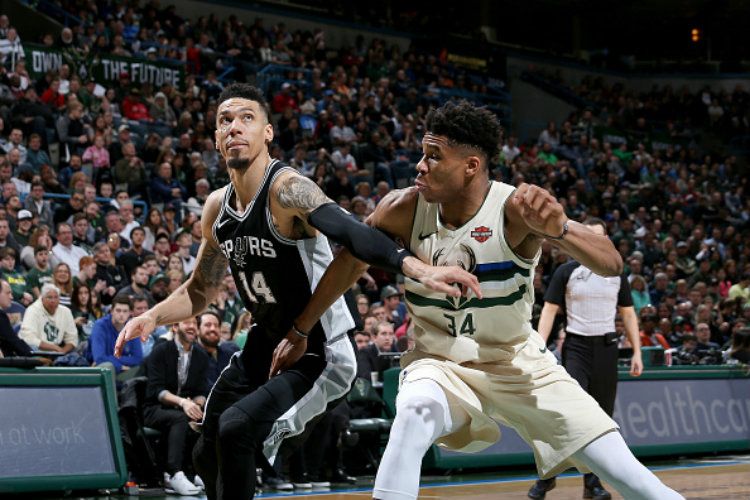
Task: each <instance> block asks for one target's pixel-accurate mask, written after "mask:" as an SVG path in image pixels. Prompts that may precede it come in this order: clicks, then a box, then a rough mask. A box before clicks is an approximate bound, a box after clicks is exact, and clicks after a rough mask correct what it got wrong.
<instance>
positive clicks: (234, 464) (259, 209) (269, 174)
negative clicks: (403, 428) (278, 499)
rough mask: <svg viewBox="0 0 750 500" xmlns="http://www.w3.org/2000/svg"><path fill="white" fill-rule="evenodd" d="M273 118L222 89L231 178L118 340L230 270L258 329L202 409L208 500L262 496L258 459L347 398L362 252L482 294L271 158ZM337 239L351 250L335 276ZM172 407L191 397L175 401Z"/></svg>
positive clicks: (168, 318) (244, 92)
mask: <svg viewBox="0 0 750 500" xmlns="http://www.w3.org/2000/svg"><path fill="white" fill-rule="evenodd" d="M270 116H271V114H270V111H269V108H268V104H267V102H266V101H265V99H264V97H263V94H262V92H260V90H258V89H257V88H255V87H253V86H251V85H248V84H243V83H236V84H232V85H230V86H228V87H227V88H226V89H224V91H223V92H222V93H221V95H220V96H219V107H218V110H217V120H216V129H217V130H216V145H217V148H218V149H219V151H220V152H221V155H222V157H223V158H224V159H225V160H226V162H227V167H228V169H229V177H230V179H231V183H230V184H229V185H227V186H224V187H222V188H220V189H218V190H217V191H214V192H213V193H211V194H210V195H209V197H208V199H207V200H206V205H205V207H204V210H203V215H202V218H201V224H202V229H203V236H202V239H201V246H200V249H199V250H198V257H197V262H196V267H195V270H194V271H193V273H192V275H191V276H190V278H189V279H188V280H187V281H186V282H185V283H184V284H183V285H182V286H180V287H179V288H178V289H177V290H175V292H174V293H172V294H171V295H170V296H169V297H168V298H167V299H165V300H164V301H163V302H161V303H159V304H157V305H156V306H155V307H153V308H152V309H149V311H147V312H146V313H144V314H142V315H141V316H139V317H137V318H133V319H132V320H131V321H130V322H128V324H127V325H126V326H125V328H123V330H122V331H121V332H120V335H119V337H118V339H117V343H116V345H115V353H116V355H117V356H119V355H120V353H121V351H122V347H123V345H124V343H125V342H127V341H128V340H130V339H133V338H135V337H138V336H141V337H147V336H148V335H149V334H150V333H151V332H152V331H153V330H154V328H155V327H157V326H159V325H168V324H172V323H177V322H179V321H182V320H183V319H186V318H191V317H193V316H196V315H198V314H199V313H200V312H202V311H203V310H205V309H206V307H208V305H209V304H210V303H211V302H212V301H213V300H214V298H215V297H216V295H217V293H218V291H219V287H220V286H221V284H222V282H223V279H224V275H225V273H226V269H227V266H229V268H230V269H231V272H232V276H233V277H234V280H235V282H236V283H237V285H238V288H239V289H240V293H241V295H242V299H243V303H244V305H245V307H246V308H248V309H249V310H250V311H252V313H253V319H254V320H255V324H254V325H253V328H252V329H251V331H250V333H249V334H248V340H247V343H246V344H245V348H244V349H243V350H242V351H241V352H239V353H237V354H236V355H235V356H234V357H233V358H232V360H231V361H230V364H229V365H228V366H227V368H226V369H225V370H224V371H222V373H221V375H220V376H219V379H218V380H217V381H216V383H215V384H214V387H213V388H212V389H211V393H210V395H209V397H208V399H207V400H206V403H205V408H202V413H203V422H202V435H201V438H200V440H199V443H198V445H197V446H196V450H195V451H194V455H193V458H194V461H195V465H196V470H197V471H198V472H199V473H200V476H201V478H202V479H203V481H204V482H205V485H206V494H207V496H208V498H209V499H210V500H213V499H215V498H220V499H222V500H248V499H250V498H252V497H253V495H254V494H255V468H256V452H258V453H257V455H260V454H261V453H262V454H263V455H264V456H265V457H266V458H267V459H268V461H269V462H273V461H274V459H275V457H276V454H277V452H278V450H279V447H280V445H281V442H282V441H283V440H285V439H287V438H290V437H293V436H296V435H300V434H301V433H302V432H303V431H304V429H305V426H306V425H307V424H308V423H309V422H310V421H312V420H313V419H315V418H316V417H317V416H319V415H321V414H322V413H323V412H324V411H325V409H326V407H327V406H328V404H329V403H331V402H333V401H335V400H337V399H340V398H341V397H343V396H344V395H345V394H346V393H347V392H348V391H349V388H350V386H351V383H352V382H353V380H354V376H355V373H356V366H355V359H354V352H353V350H352V347H351V343H350V341H349V339H348V337H347V335H346V332H347V331H348V330H349V329H351V328H353V327H354V321H353V319H352V316H351V314H350V312H349V311H348V308H347V306H346V304H345V301H344V299H343V297H342V295H343V293H344V292H345V291H346V290H347V289H348V288H349V287H350V286H351V284H352V282H353V281H356V279H357V277H358V276H359V275H360V274H361V273H362V271H363V270H364V269H366V266H365V267H364V268H363V267H362V266H361V262H359V261H357V260H355V259H353V258H352V255H353V256H354V257H357V258H358V259H360V260H361V261H365V262H369V263H371V264H374V265H378V266H379V267H383V268H385V269H388V270H390V271H392V272H394V271H395V272H399V271H400V272H403V273H404V274H405V275H407V276H411V277H413V278H418V279H420V280H421V282H422V283H425V284H429V285H430V286H432V287H435V289H437V290H443V293H446V292H448V293H450V294H451V295H452V296H460V293H459V292H458V291H457V290H456V289H455V287H453V286H450V285H449V283H452V282H454V281H460V282H461V283H463V284H464V285H466V286H467V287H470V288H472V289H475V291H476V292H477V293H480V294H481V291H480V290H479V289H478V283H477V281H476V279H475V277H474V276H472V275H470V274H468V273H467V272H466V271H465V270H462V269H459V268H455V267H454V268H440V269H433V268H430V266H429V265H425V264H424V263H423V262H421V261H419V260H418V259H416V258H414V257H413V256H411V254H410V253H409V252H408V251H406V250H403V249H399V248H398V246H397V245H396V244H395V243H394V242H393V241H392V240H391V239H389V238H388V237H387V236H385V235H384V234H382V233H381V232H380V231H377V230H375V229H373V228H372V227H368V226H366V225H364V224H361V223H359V222H357V221H356V220H355V219H354V218H353V217H351V216H350V215H349V214H347V213H346V212H345V211H344V210H342V209H340V207H339V206H338V205H336V204H335V203H333V202H332V201H331V200H330V199H329V198H328V197H327V196H326V195H325V194H324V193H323V192H322V191H321V190H320V188H319V187H318V186H317V185H316V184H315V183H314V182H312V181H311V180H310V179H308V178H306V177H303V176H301V175H300V174H299V173H298V172H297V171H296V170H294V169H292V168H290V167H288V166H287V165H283V164H281V163H280V162H277V161H275V160H272V159H271V157H270V155H269V152H268V146H269V144H270V143H271V141H272V140H273V125H272V124H271V123H270ZM327 238H330V239H332V240H334V241H336V242H339V243H341V244H342V245H344V246H345V247H346V248H347V249H348V250H349V251H351V253H349V251H344V252H343V253H344V255H342V256H341V258H340V259H339V261H338V263H337V265H336V266H333V267H332V268H331V269H330V270H329V269H328V265H329V264H331V262H332V260H333V255H332V253H331V248H330V245H329V242H328V239H327ZM342 264H343V266H342ZM337 266H338V267H337ZM318 288H320V289H319V290H318ZM313 290H317V293H316V295H315V298H314V299H313V298H312V297H311V295H312V292H313ZM162 404H165V405H167V406H173V407H182V406H183V405H185V404H187V402H186V401H185V400H183V399H182V398H179V397H176V396H175V397H172V399H169V398H165V399H164V400H163V401H162ZM198 411H201V410H198Z"/></svg>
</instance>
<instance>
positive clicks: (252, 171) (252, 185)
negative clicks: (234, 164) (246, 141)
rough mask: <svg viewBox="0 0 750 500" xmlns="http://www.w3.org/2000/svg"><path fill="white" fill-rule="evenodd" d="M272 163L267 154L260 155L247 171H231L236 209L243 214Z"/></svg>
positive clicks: (230, 178)
mask: <svg viewBox="0 0 750 500" xmlns="http://www.w3.org/2000/svg"><path fill="white" fill-rule="evenodd" d="M270 163H271V156H270V155H269V154H268V153H267V152H263V153H261V154H259V155H258V156H257V157H256V158H255V160H253V162H252V163H251V164H250V166H249V167H247V168H245V169H229V180H230V181H232V186H233V187H234V192H235V203H236V204H237V205H238V206H236V207H235V208H236V209H238V210H239V212H240V213H242V212H243V211H244V210H245V207H247V205H248V204H249V203H250V202H251V201H252V200H253V198H254V197H255V193H257V192H258V189H259V188H260V184H261V182H263V177H264V176H265V173H266V168H267V167H268V165H269V164H270Z"/></svg>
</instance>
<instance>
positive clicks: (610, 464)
mask: <svg viewBox="0 0 750 500" xmlns="http://www.w3.org/2000/svg"><path fill="white" fill-rule="evenodd" d="M573 456H574V457H575V458H576V460H579V461H580V462H583V463H584V464H586V465H587V466H588V467H589V468H590V469H591V471H592V472H593V473H594V474H596V475H597V476H599V477H600V478H601V479H603V480H604V481H606V482H607V483H609V484H610V485H612V487H613V488H614V489H615V490H617V492H618V493H620V494H621V495H622V496H623V497H624V498H626V499H627V500H680V499H681V500H685V498H684V497H683V496H682V495H680V494H679V493H677V492H676V491H674V490H673V489H671V488H669V487H667V486H666V485H665V484H664V483H662V482H661V481H660V480H659V478H658V477H656V476H655V475H654V473H653V472H651V471H650V470H648V469H647V468H646V467H645V466H644V465H643V464H642V463H640V462H639V461H638V459H636V458H635V456H634V455H633V453H632V452H631V451H630V448H628V445H627V444H625V440H624V439H623V438H622V436H621V435H620V433H619V432H616V431H614V432H608V433H607V434H604V435H603V436H601V437H599V438H597V439H595V440H594V441H592V442H591V443H589V444H588V445H587V446H586V447H584V448H583V449H581V450H578V451H577V452H576V453H575V454H574V455H573Z"/></svg>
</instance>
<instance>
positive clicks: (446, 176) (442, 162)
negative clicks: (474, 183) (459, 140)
mask: <svg viewBox="0 0 750 500" xmlns="http://www.w3.org/2000/svg"><path fill="white" fill-rule="evenodd" d="M422 152H423V153H424V156H422V159H421V160H420V161H419V163H417V179H416V181H415V183H414V184H415V185H416V186H417V189H418V190H419V192H420V193H422V196H424V198H425V199H426V200H427V201H428V202H430V203H445V202H449V201H454V200H455V199H456V196H457V194H458V193H460V192H461V190H462V189H463V188H464V185H465V181H466V177H465V174H466V167H467V159H468V157H467V155H466V151H465V149H464V148H461V147H457V146H452V145H450V144H449V143H448V138H447V137H445V136H442V135H433V134H430V133H429V132H428V133H427V134H425V136H424V139H422Z"/></svg>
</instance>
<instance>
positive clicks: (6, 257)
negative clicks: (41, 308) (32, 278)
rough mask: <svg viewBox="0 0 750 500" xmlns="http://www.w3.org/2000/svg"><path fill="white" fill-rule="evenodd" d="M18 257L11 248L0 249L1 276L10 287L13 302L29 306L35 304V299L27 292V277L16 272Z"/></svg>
mask: <svg viewBox="0 0 750 500" xmlns="http://www.w3.org/2000/svg"><path fill="white" fill-rule="evenodd" d="M16 257H17V255H16V251H15V250H14V249H12V248H11V247H4V248H0V275H2V278H3V279H4V280H5V281H7V282H8V284H9V285H10V289H11V291H12V292H13V300H15V301H16V302H20V303H21V304H23V305H24V306H28V305H29V304H31V303H32V302H34V297H32V296H31V294H30V293H28V292H27V291H26V277H25V276H24V275H23V274H21V273H19V272H18V271H16Z"/></svg>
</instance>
